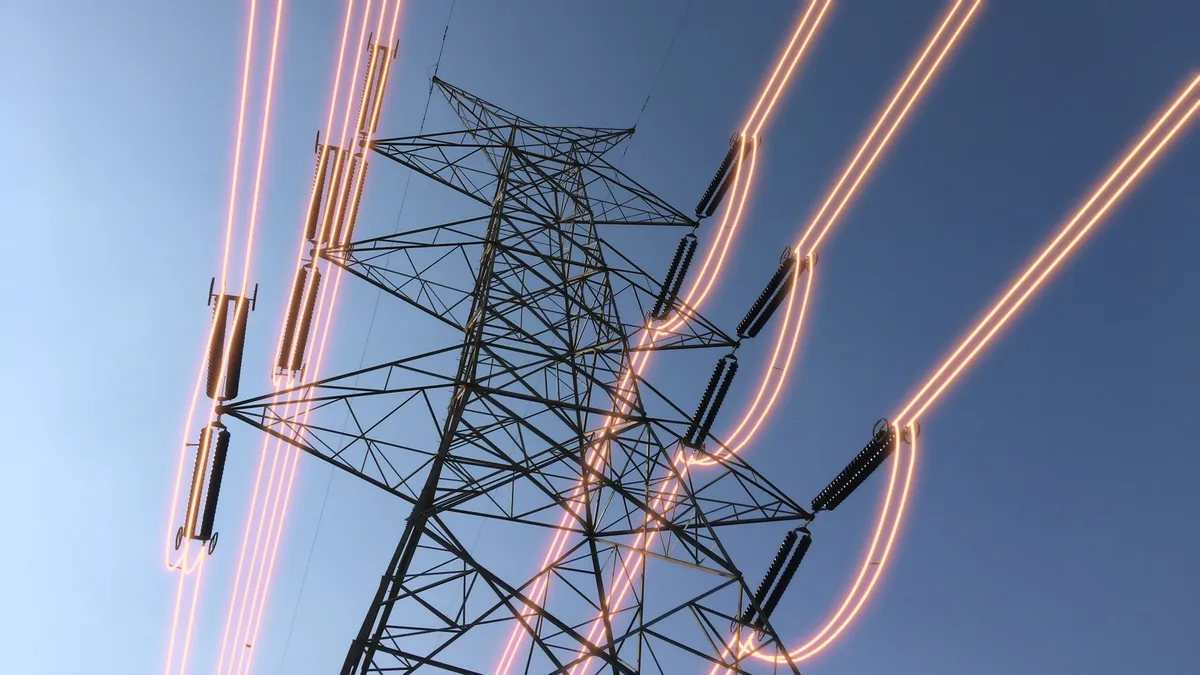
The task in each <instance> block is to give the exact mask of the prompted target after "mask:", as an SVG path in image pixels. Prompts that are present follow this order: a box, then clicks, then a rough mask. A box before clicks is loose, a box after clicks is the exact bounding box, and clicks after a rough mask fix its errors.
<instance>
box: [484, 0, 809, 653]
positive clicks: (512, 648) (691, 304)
mask: <svg viewBox="0 0 1200 675" xmlns="http://www.w3.org/2000/svg"><path fill="white" fill-rule="evenodd" d="M829 4H830V1H829V0H826V1H825V2H824V3H823V4H822V5H821V10H820V11H819V12H818V13H817V15H816V18H815V20H814V21H813V22H812V23H811V24H809V23H808V19H809V18H810V17H811V16H812V10H813V8H814V7H815V6H816V0H813V2H812V3H811V4H810V6H809V9H808V11H806V12H805V13H804V15H803V16H802V17H801V20H800V22H799V24H798V25H797V28H796V30H795V31H794V33H793V37H792V39H791V41H790V42H789V44H788V49H786V50H785V51H784V54H783V55H782V56H781V57H780V61H779V65H777V66H776V68H775V70H774V72H773V74H772V77H771V78H770V79H769V80H768V83H767V85H766V86H765V87H764V93H763V94H762V95H760V97H759V101H758V103H757V104H756V105H755V108H754V110H753V111H752V112H751V116H750V119H748V120H747V122H746V125H745V128H744V129H743V138H745V137H746V134H745V131H746V130H747V129H749V127H750V125H751V124H752V123H754V122H755V116H757V115H758V113H759V110H760V109H761V106H762V102H763V101H764V100H766V92H768V91H771V87H772V86H775V87H777V88H776V89H775V91H774V95H772V96H771V97H770V103H769V105H768V106H767V109H766V111H765V112H764V113H763V116H762V117H761V118H759V119H758V120H757V122H758V124H757V126H756V128H755V133H756V134H757V133H758V132H759V131H761V129H762V127H763V125H764V124H765V122H766V119H767V116H768V115H769V113H770V111H771V109H772V108H773V106H774V104H775V102H776V100H777V99H778V97H779V93H780V92H781V91H782V89H783V88H784V87H785V86H786V85H787V84H788V81H789V79H790V77H791V76H792V74H793V72H794V70H795V68H796V66H797V65H798V63H799V61H800V58H801V56H802V55H803V54H804V52H805V50H806V49H807V47H808V45H809V43H810V41H811V39H812V37H813V36H814V35H815V34H816V32H817V29H818V28H819V26H820V21H821V19H822V18H823V17H824V15H825V12H826V10H827V9H828V6H829ZM801 35H804V38H803V40H802V41H801V46H800V48H799V50H797V51H795V52H794V53H792V52H791V49H792V47H793V46H794V45H795V44H796V42H797V40H798V39H799V36H801ZM789 56H791V57H792V58H791V62H790V64H789V67H788V68H787V70H786V72H785V74H784V76H783V78H781V79H780V78H778V73H779V71H780V69H781V66H782V64H783V63H784V62H786V61H787V59H788V57H789ZM777 80H778V83H777ZM755 146H756V144H755V143H751V148H750V165H751V168H750V171H749V172H747V174H746V181H745V183H744V187H742V188H741V189H739V187H738V186H739V183H740V182H741V180H742V170H743V167H744V165H745V163H746V152H747V150H746V147H745V144H743V145H742V147H741V148H740V160H739V162H738V163H737V167H736V169H735V173H734V176H733V178H732V179H731V180H732V181H733V182H732V183H731V187H733V188H734V193H735V194H736V195H739V196H738V197H737V198H736V199H735V200H734V203H736V204H737V206H731V207H728V208H726V209H725V210H724V213H723V216H722V223H721V227H720V229H719V230H718V236H717V238H716V239H715V240H714V241H713V243H712V245H711V247H710V250H709V252H708V254H707V256H706V258H705V262H704V264H703V265H702V267H701V270H700V272H699V274H698V276H697V278H696V279H695V281H693V283H692V287H691V289H690V290H689V291H688V293H687V295H686V296H685V299H684V300H683V302H682V303H681V307H682V308H681V310H680V312H679V313H678V314H677V315H676V316H675V317H673V318H672V319H671V320H668V321H666V322H664V325H662V326H660V327H657V328H654V329H651V330H650V331H649V332H650V333H651V335H650V341H651V343H653V342H654V341H656V340H657V338H658V336H660V335H663V334H666V333H667V332H669V331H671V330H673V329H674V328H675V327H677V326H678V325H680V324H681V323H682V321H683V320H686V318H687V317H688V316H689V315H690V313H691V312H694V311H695V309H696V307H697V306H698V305H699V304H700V303H701V302H702V301H703V300H704V299H705V297H706V296H707V294H708V292H709V290H711V288H712V283H711V280H715V278H716V276H717V275H718V274H719V273H720V271H721V267H722V266H723V262H724V259H725V255H726V253H727V252H728V249H729V244H730V242H731V241H732V237H733V235H734V233H735V231H736V229H737V226H738V224H739V222H740V219H741V214H742V209H743V208H744V205H745V202H746V199H747V196H748V194H749V186H750V182H751V179H752V177H753V167H754V157H755V154H754V152H755V149H756V148H755ZM731 214H733V222H732V223H729V220H730V216H731ZM727 224H728V225H727ZM727 229H728V232H727V233H726V232H725V231H726V230H727ZM714 261H715V268H714V269H713V270H712V272H711V276H710V272H709V268H710V265H712V264H713V263H714ZM702 286H703V287H704V288H703V291H701V292H700V297H698V298H694V296H695V294H696V293H697V290H698V289H700V288H701V287H702ZM645 338H646V334H645V333H643V339H642V344H640V345H639V349H640V347H641V346H642V345H644V343H645V342H646V339H645ZM649 357H650V351H649V350H647V351H645V352H642V353H641V354H640V359H639V355H637V354H635V356H634V357H633V359H632V362H631V364H630V366H629V367H628V368H627V371H626V374H625V376H624V377H623V378H622V382H625V381H629V380H630V379H632V377H635V376H636V375H637V374H640V372H641V371H642V369H644V368H645V366H646V364H647V362H648V361H649ZM630 370H632V371H633V372H632V373H631V372H630ZM618 390H619V391H621V388H620V387H619V388H618ZM630 393H632V392H630ZM621 398H624V396H623V395H622V396H621ZM625 407H627V406H626V405H625V404H624V403H619V404H618V409H620V410H621V412H622V413H623V412H624V408H625ZM610 421H611V416H610V418H609V419H608V420H606V421H605V424H604V425H602V429H607V427H608V425H609V424H610ZM602 433H603V432H602ZM592 452H593V453H595V452H596V449H595V448H593V450H592ZM581 484H582V481H581ZM578 490H579V487H578V486H577V487H576V492H578ZM570 518H571V512H570V511H564V513H563V516H562V518H561V520H560V523H559V527H558V533H557V534H556V536H555V538H554V541H553V542H552V543H551V547H550V549H549V550H548V551H547V554H546V557H545V561H544V564H543V568H542V571H541V572H539V574H538V575H537V576H536V577H535V578H536V579H537V581H536V582H535V586H534V589H535V593H534V597H533V598H531V601H533V602H540V595H541V594H542V593H544V592H545V588H546V586H547V584H548V583H549V581H548V578H547V577H546V575H545V574H544V573H545V571H546V569H547V566H548V561H549V560H552V559H555V558H557V557H558V555H559V554H560V553H561V550H562V548H564V547H565V544H566V539H565V536H566V534H565V531H564V530H563V528H564V527H565V526H566V523H567V521H568V520H570ZM532 611H534V609H533V608H532V607H526V608H525V609H523V610H522V612H521V617H522V618H523V617H525V616H528V613H530V612H532ZM524 632H525V631H524V626H523V622H522V621H518V622H517V624H516V625H514V626H513V629H512V632H511V633H510V635H509V640H508V643H507V645H506V647H505V650H504V652H503V654H502V656H501V658H500V662H499V664H498V666H497V670H496V672H497V673H498V674H499V675H505V674H506V673H507V672H508V670H509V668H510V667H511V664H512V659H513V658H514V656H515V653H516V650H517V649H518V648H519V644H520V642H521V639H522V638H523V636H524Z"/></svg>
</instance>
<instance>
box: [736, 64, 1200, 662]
mask: <svg viewBox="0 0 1200 675" xmlns="http://www.w3.org/2000/svg"><path fill="white" fill-rule="evenodd" d="M1198 86H1200V77H1196V78H1195V79H1193V80H1192V81H1191V82H1190V84H1189V85H1188V86H1187V87H1186V88H1184V90H1183V91H1182V93H1180V94H1179V96H1178V98H1176V99H1175V101H1174V102H1173V103H1172V104H1171V105H1170V106H1169V107H1168V108H1167V109H1166V110H1165V111H1164V112H1162V113H1161V114H1160V116H1159V117H1158V118H1157V120H1156V121H1155V122H1154V123H1153V124H1152V125H1150V126H1149V129H1148V130H1147V131H1146V132H1145V133H1144V134H1143V136H1142V137H1141V139H1140V140H1139V141H1138V142H1137V143H1136V144H1135V145H1134V147H1133V148H1132V149H1131V150H1129V151H1128V152H1127V153H1126V155H1125V156H1124V158H1123V159H1122V160H1121V161H1120V162H1119V163H1118V164H1117V166H1116V168H1114V169H1113V170H1112V171H1111V173H1110V174H1109V175H1108V177H1107V178H1106V179H1105V180H1104V181H1103V182H1102V183H1101V184H1100V185H1099V187H1097V188H1095V190H1094V191H1093V192H1092V194H1091V195H1090V196H1089V198H1088V199H1087V201H1086V202H1085V203H1084V204H1083V206H1081V207H1080V208H1079V209H1078V210H1077V211H1076V212H1075V214H1074V215H1073V216H1072V217H1071V218H1070V219H1069V220H1068V221H1067V222H1066V223H1065V224H1064V225H1063V226H1062V227H1061V228H1060V230H1059V232H1058V233H1057V235H1056V236H1054V237H1053V238H1052V239H1051V241H1050V242H1049V243H1047V244H1046V245H1045V247H1044V248H1043V250H1042V251H1041V253H1040V254H1039V255H1038V256H1037V258H1036V259H1034V260H1033V261H1032V262H1031V263H1029V265H1028V266H1027V267H1026V269H1025V270H1024V272H1023V273H1022V274H1021V275H1020V276H1019V277H1017V278H1016V280H1015V281H1013V282H1012V284H1011V285H1010V286H1009V288H1008V290H1007V291H1006V292H1005V294H1004V295H1003V296H1001V297H1000V298H999V299H997V300H996V301H995V302H994V303H993V305H992V307H991V309H990V310H989V311H988V312H987V313H986V314H985V315H984V316H983V318H982V319H980V320H979V322H978V323H977V324H976V325H975V327H974V329H973V330H972V331H971V332H970V333H969V334H968V335H967V336H966V337H964V338H963V339H962V340H961V341H960V342H959V345H958V347H957V348H956V349H955V350H954V351H953V352H952V353H951V354H950V355H949V356H947V357H946V358H945V360H944V361H943V362H942V365H941V366H940V367H939V368H938V369H937V370H936V371H935V372H934V373H933V374H932V375H931V376H930V377H929V378H928V379H927V380H926V381H925V383H924V385H923V386H921V387H920V389H919V390H918V391H917V393H916V394H915V395H914V396H913V397H912V398H911V399H910V400H909V402H908V403H907V404H906V405H905V407H904V408H903V409H902V410H901V411H900V412H899V413H897V414H896V415H895V416H894V417H893V418H892V419H893V420H894V421H893V423H892V424H893V427H894V428H895V429H897V430H900V429H905V430H908V431H909V432H911V433H910V435H909V436H908V438H909V443H910V448H909V450H908V458H907V468H906V469H905V471H904V479H903V484H902V485H899V487H898V486H897V484H898V482H899V481H900V477H899V466H900V463H901V460H900V459H899V458H897V460H896V463H895V464H894V465H893V469H892V472H891V475H890V478H889V480H888V483H887V486H886V488H885V498H884V503H883V506H882V507H881V510H880V514H879V517H878V519H877V524H876V527H875V533H874V535H873V537H872V540H871V544H870V547H869V549H868V551H867V554H866V556H865V557H864V564H863V566H862V568H861V569H860V572H859V575H858V578H857V579H856V580H855V583H854V587H853V589H852V592H851V593H849V594H848V595H847V598H846V600H845V601H844V602H843V605H842V606H841V607H839V609H838V612H837V614H836V615H835V619H836V618H837V617H838V616H840V615H842V614H844V613H846V611H847V610H848V609H849V614H848V615H847V618H846V620H845V622H843V625H842V626H840V627H838V628H837V629H836V630H835V631H834V632H833V633H832V634H827V633H826V632H822V633H819V634H818V635H817V636H815V637H814V638H813V639H812V640H810V641H809V642H808V643H806V644H805V645H803V646H802V647H800V648H799V649H797V650H793V651H792V652H791V653H789V654H788V655H787V656H786V658H793V659H794V658H796V657H797V656H798V653H801V652H803V650H808V649H810V648H811V649H812V652H813V653H815V652H816V651H820V649H822V648H823V647H824V646H825V645H827V644H828V643H829V642H831V641H832V640H833V639H835V638H836V637H837V635H838V634H839V633H840V632H841V631H842V630H843V629H844V628H845V625H846V624H847V623H848V622H849V620H850V619H852V618H853V616H854V615H855V614H856V613H858V611H860V610H861V608H862V606H863V604H864V603H865V601H866V599H867V597H868V596H869V595H870V593H871V591H872V589H873V588H874V587H875V585H876V583H877V582H878V580H879V577H880V576H881V574H882V572H883V568H884V567H886V564H887V561H888V559H889V557H890V554H891V552H892V550H893V547H894V544H895V541H896V538H897V533H898V530H899V526H900V523H901V520H902V517H903V514H904V510H905V506H906V503H907V501H908V498H909V496H910V494H911V489H912V475H913V469H914V466H915V461H916V453H917V449H916V437H917V433H915V431H916V429H918V428H919V427H918V422H919V417H920V416H921V415H922V414H923V413H924V412H926V411H927V410H928V409H929V408H930V407H931V406H932V405H933V404H934V403H935V402H936V400H937V399H938V397H939V396H940V395H941V394H942V393H943V392H944V391H945V390H946V389H947V388H948V387H949V386H950V385H951V384H952V383H953V381H954V379H955V378H956V377H957V376H958V375H959V374H961V373H962V372H963V370H964V369H965V368H966V367H968V366H969V365H970V363H971V362H972V360H973V359H974V358H976V356H977V355H978V354H979V353H980V351H981V350H983V349H985V348H986V346H987V345H988V343H989V342H990V341H991V340H992V339H993V338H994V337H995V336H996V335H997V334H998V332H999V331H1000V330H1002V329H1003V327H1004V326H1005V324H1006V323H1007V322H1008V321H1009V320H1010V319H1011V318H1012V317H1013V316H1014V315H1015V314H1016V312H1018V311H1019V310H1020V309H1021V307H1022V306H1024V304H1025V303H1026V302H1027V301H1028V300H1029V299H1030V298H1031V297H1033V296H1034V295H1035V294H1036V292H1037V290H1038V289H1039V288H1040V287H1041V286H1042V284H1043V283H1044V282H1045V281H1046V280H1047V278H1048V277H1049V275H1050V274H1051V273H1052V272H1053V271H1054V270H1055V268H1057V267H1058V266H1059V265H1060V264H1061V263H1062V262H1063V261H1064V260H1065V259H1066V258H1067V257H1068V256H1069V255H1070V254H1071V253H1072V252H1073V250H1074V249H1075V247H1076V246H1077V245H1078V244H1079V243H1080V242H1081V241H1082V240H1083V238H1084V237H1085V236H1086V235H1087V234H1088V232H1089V231H1090V230H1091V229H1092V228H1093V227H1094V226H1095V225H1096V224H1098V223H1099V222H1100V221H1101V219H1102V218H1103V217H1104V216H1105V215H1106V214H1107V213H1108V212H1109V211H1110V209H1111V208H1112V207H1113V206H1114V205H1115V204H1116V203H1117V202H1118V201H1119V200H1120V199H1121V197H1122V196H1123V195H1124V194H1125V192H1126V191H1127V190H1128V188H1129V187H1131V185H1132V184H1133V183H1134V182H1135V181H1136V180H1137V179H1138V178H1139V177H1140V176H1141V175H1142V174H1143V172H1144V171H1145V170H1146V169H1147V168H1149V167H1150V165H1151V164H1152V163H1153V161H1154V160H1155V159H1157V157H1158V156H1159V155H1160V153H1161V152H1162V151H1163V150H1164V149H1165V148H1166V147H1167V146H1168V145H1169V144H1170V143H1171V142H1172V141H1173V140H1175V138H1176V137H1177V135H1178V134H1179V133H1180V132H1181V131H1182V130H1183V129H1184V128H1185V127H1186V126H1187V125H1188V124H1191V123H1192V122H1194V117H1195V115H1196V113H1197V111H1198V110H1200V95H1198V93H1200V89H1197V87H1198ZM1189 97H1191V98H1193V99H1195V100H1194V101H1191V102H1189V103H1187V104H1185V102H1187V101H1188V99H1189ZM1180 111H1183V112H1182V113H1181V112H1180ZM1172 119H1174V120H1176V121H1175V122H1174V124H1173V125H1172V124H1169V121H1170V120H1172ZM1165 127H1169V128H1168V130H1167V131H1165V132H1162V133H1160V131H1162V129H1164V128H1165ZM1147 147H1149V148H1150V149H1149V150H1146V148H1147ZM1139 160H1140V161H1139ZM1131 165H1136V167H1135V168H1133V169H1131V170H1130V169H1129V167H1130V166H1131ZM1113 185H1117V187H1115V188H1113ZM1097 204H1100V206H1098V207H1096V205H1097ZM1093 207H1096V208H1093ZM1084 221H1086V222H1084ZM1081 222H1082V223H1084V224H1083V225H1082V226H1080V223H1081ZM1072 232H1075V236H1074V237H1073V238H1072V239H1071V240H1070V241H1069V242H1068V243H1066V244H1063V241H1064V240H1065V239H1066V238H1067V237H1068V236H1069V235H1070V234H1071V233H1072ZM1055 252H1057V255H1054V254H1055ZM1052 255H1054V257H1053V259H1052V260H1050V262H1048V263H1047V262H1046V261H1047V260H1048V259H1050V258H1051V256H1052ZM1035 275H1036V277H1035ZM1033 277H1035V278H1034V279H1033V281H1030V279H1031V278H1033ZM1022 290H1023V291H1024V292H1023V293H1022V294H1021V295H1020V296H1019V297H1017V299H1016V300H1015V301H1014V300H1012V299H1013V297H1014V296H1016V295H1017V294H1018V293H1020V292H1021V291H1022ZM1010 301H1011V302H1010ZM1006 307H1007V311H1005V312H1004V313H1003V314H1002V315H1000V317H999V318H998V319H996V318H995V317H996V316H997V315H998V314H1000V312H1001V311H1002V310H1004V309H1005V308H1006ZM989 327H990V328H989ZM984 331H986V333H985V332H984ZM981 333H983V337H981V338H980V337H979V335H980V334H981ZM977 338H978V339H977ZM972 345H973V346H972ZM968 349H970V351H969V352H968V353H967V354H966V356H962V354H963V352H965V351H967V350H968ZM960 357H961V358H960ZM951 368H953V370H952V371H951V372H950V374H949V375H946V374H945V373H946V371H947V370H949V369H951ZM931 389H932V390H933V391H932V393H930V390H931ZM914 410H915V412H914ZM884 532H886V533H887V534H886V537H885V536H884ZM881 541H882V542H883V547H882V549H880V542H881ZM880 550H881V553H878V554H877V551H880ZM868 570H871V573H870V580H869V581H868V582H867V586H866V589H865V590H864V592H863V593H862V594H861V595H860V596H859V597H858V598H857V602H854V603H853V604H854V606H853V607H852V608H851V607H850V605H851V603H852V602H853V601H854V598H855V592H856V591H857V589H858V588H859V587H860V586H861V584H862V582H863V580H864V578H866V577H867V576H868ZM746 646H747V645H746V643H743V644H742V645H740V648H741V650H742V651H743V653H753V655H754V656H756V657H758V658H765V659H767V660H771V659H773V660H774V661H775V662H776V663H783V662H785V660H786V658H785V657H783V656H780V655H777V654H774V655H771V654H765V653H763V652H760V651H757V650H751V649H746Z"/></svg>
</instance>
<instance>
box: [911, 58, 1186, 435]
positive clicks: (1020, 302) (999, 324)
mask: <svg viewBox="0 0 1200 675" xmlns="http://www.w3.org/2000/svg"><path fill="white" fill-rule="evenodd" d="M1197 83H1200V78H1197V79H1196V80H1194V81H1193V83H1192V86H1193V87H1194V86H1196V84H1197ZM1189 89H1190V88H1189ZM1198 108H1200V100H1197V101H1196V102H1194V103H1192V105H1191V107H1189V108H1188V110H1187V112H1186V113H1185V114H1184V116H1183V118H1182V119H1180V120H1179V121H1178V122H1176V123H1175V125H1174V126H1173V127H1171V130H1170V131H1169V132H1168V133H1167V135H1166V136H1165V137H1164V138H1163V139H1162V140H1161V141H1159V142H1158V143H1157V144H1156V145H1155V146H1154V149H1153V150H1152V151H1151V152H1150V154H1149V155H1148V156H1147V157H1146V158H1145V159H1143V160H1142V161H1141V163H1140V164H1138V166H1137V168H1136V169H1134V170H1133V172H1132V173H1131V174H1130V175H1129V177H1128V178H1126V179H1125V180H1124V181H1123V182H1122V183H1121V185H1120V187H1118V188H1117V190H1116V191H1115V193H1114V194H1113V195H1112V196H1111V197H1109V198H1108V199H1107V200H1106V201H1105V202H1104V204H1103V205H1102V206H1101V207H1100V210H1099V211H1097V212H1096V214H1095V215H1094V216H1092V217H1091V219H1089V220H1088V222H1087V223H1086V224H1085V225H1084V226H1083V227H1082V228H1080V230H1079V233H1078V234H1076V235H1075V236H1074V237H1073V238H1072V239H1071V241H1070V242H1069V243H1068V244H1067V246H1066V247H1065V248H1064V249H1063V250H1062V252H1061V253H1059V254H1058V255H1057V256H1056V257H1055V258H1054V260H1053V261H1052V262H1051V263H1050V264H1049V265H1048V266H1047V267H1046V269H1045V270H1044V271H1043V272H1042V273H1041V274H1039V275H1038V277H1037V279H1035V280H1034V281H1033V283H1032V284H1030V286H1029V288H1028V289H1026V290H1025V292H1024V293H1022V294H1021V297H1019V298H1018V299H1017V301H1016V302H1015V303H1013V305H1012V307H1010V308H1009V309H1008V311H1006V312H1005V313H1004V315H1003V316H1001V317H1000V319H999V320H998V321H996V323H995V325H994V326H992V328H991V329H990V330H989V331H988V332H987V334H986V335H984V336H983V339H981V340H980V341H979V343H978V344H977V345H975V347H974V348H973V349H972V350H971V351H970V353H968V354H967V356H966V357H965V358H964V359H963V360H962V362H961V363H960V364H959V365H958V366H957V367H956V368H955V369H954V371H953V372H951V373H950V375H949V376H948V377H946V379H945V380H944V381H943V382H942V383H941V385H939V386H938V388H937V389H936V390H935V391H934V392H933V393H932V394H931V395H930V396H929V397H928V398H927V399H926V400H925V402H924V403H921V404H920V407H918V408H917V411H916V412H915V413H913V414H912V417H913V419H918V418H920V417H921V415H922V414H924V412H925V411H926V410H928V409H929V406H931V405H933V403H934V402H935V401H936V400H937V399H938V397H939V396H941V394H942V392H944V391H945V390H946V388H947V387H949V386H950V384H951V383H952V382H954V380H955V379H956V378H957V377H958V375H959V374H960V373H961V372H962V371H963V369H964V368H966V367H967V366H968V365H970V364H971V362H972V361H973V360H974V359H975V357H976V356H977V355H978V354H979V352H980V351H981V350H982V349H983V348H984V347H986V346H987V344H988V343H989V342H991V340H992V338H993V337H995V335H996V333H997V332H999V331H1000V329H1001V328H1003V327H1004V325H1005V324H1006V323H1008V320H1009V319H1011V318H1012V316H1013V314H1015V313H1016V312H1017V311H1018V310H1020V309H1021V307H1022V306H1024V304H1025V303H1026V301H1028V300H1029V298H1030V297H1031V296H1032V295H1033V294H1034V293H1035V292H1037V290H1038V289H1039V288H1040V287H1041V285H1042V284H1043V283H1044V282H1045V281H1046V279H1047V278H1048V277H1049V276H1050V274H1051V273H1052V272H1054V270H1055V269H1056V268H1057V267H1058V266H1059V265H1060V264H1061V263H1062V262H1063V260H1065V259H1066V257H1067V256H1068V255H1070V254H1071V251H1073V250H1074V249H1075V247H1076V246H1078V245H1079V243H1080V242H1081V241H1082V240H1083V238H1084V237H1085V236H1086V235H1087V234H1088V232H1090V231H1091V229H1092V228H1093V227H1094V226H1095V225H1096V223H1098V222H1099V221H1100V219H1101V218H1103V217H1104V216H1105V215H1106V214H1107V213H1108V210H1109V209H1110V208H1111V207H1112V206H1113V204H1115V203H1116V202H1117V200H1119V199H1120V198H1121V197H1122V196H1123V195H1124V193H1125V191H1126V190H1127V189H1128V188H1129V186H1130V185H1132V184H1133V182H1134V181H1135V180H1137V178H1138V177H1139V176H1140V175H1141V174H1142V172H1143V171H1144V170H1145V169H1146V168H1147V167H1148V166H1149V165H1150V163H1151V162H1153V161H1154V159H1155V158H1156V157H1157V156H1158V155H1159V153H1160V152H1161V151H1162V150H1163V149H1164V148H1165V147H1166V146H1167V145H1168V144H1169V143H1170V142H1171V140H1172V139H1173V138H1174V137H1175V135H1176V134H1177V133H1178V132H1179V131H1180V130H1181V129H1182V128H1183V127H1184V125H1186V124H1188V123H1189V122H1191V121H1192V116H1193V115H1195V113H1196V110H1197V109H1198ZM914 400H920V399H914ZM913 405H914V404H913V403H911V402H910V403H909V405H908V406H906V409H907V408H911V407H912V406H913Z"/></svg>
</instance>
